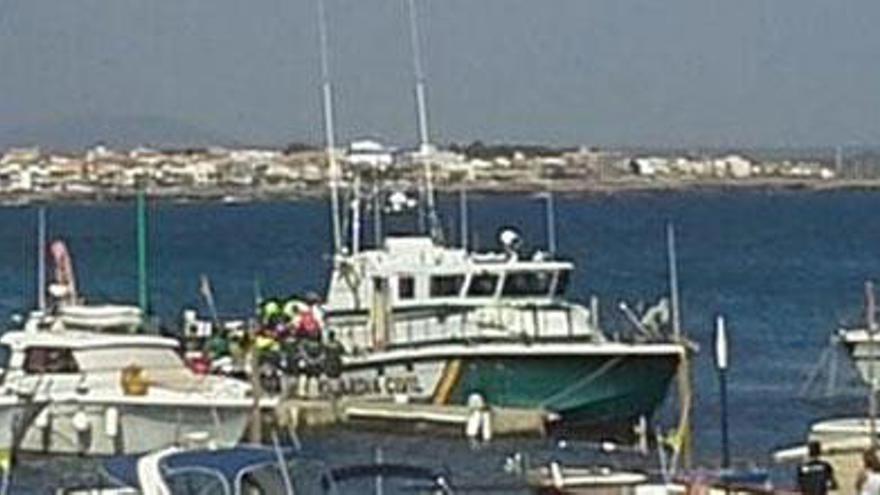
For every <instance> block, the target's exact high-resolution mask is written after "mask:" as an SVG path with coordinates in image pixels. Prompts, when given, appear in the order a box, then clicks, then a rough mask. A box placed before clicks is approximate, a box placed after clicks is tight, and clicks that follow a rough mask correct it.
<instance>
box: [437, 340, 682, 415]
mask: <svg viewBox="0 0 880 495" xmlns="http://www.w3.org/2000/svg"><path fill="white" fill-rule="evenodd" d="M677 366H678V356H677V355H672V354H665V355H663V354H661V355H631V356H602V355H595V356H540V357H538V356H536V357H522V356H517V357H510V358H505V357H497V356H492V357H473V358H465V359H463V360H462V363H461V367H460V376H459V378H458V380H457V383H456V385H455V387H454V389H453V390H452V393H451V395H450V402H451V403H459V404H463V403H465V402H466V401H467V398H468V396H470V395H471V394H473V393H478V394H480V395H482V396H483V397H484V398H485V399H486V401H487V402H488V403H489V404H493V405H499V406H509V407H523V408H534V407H541V408H544V409H547V410H549V411H553V412H555V413H557V414H559V415H561V417H562V420H563V421H564V422H566V423H576V424H583V425H590V424H595V425H600V424H619V423H625V422H632V421H633V420H636V419H638V418H639V417H641V416H645V417H648V418H650V417H651V416H652V415H653V412H654V410H655V409H657V407H658V406H659V405H660V403H661V402H662V401H663V399H664V397H666V393H667V391H668V389H669V384H670V382H671V381H672V377H673V375H674V374H675V371H676V368H677Z"/></svg>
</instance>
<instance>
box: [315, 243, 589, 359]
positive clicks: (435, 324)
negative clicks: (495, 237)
mask: <svg viewBox="0 0 880 495" xmlns="http://www.w3.org/2000/svg"><path fill="white" fill-rule="evenodd" d="M505 245H508V244H505ZM573 269H574V265H573V264H572V263H571V262H568V261H562V260H554V259H550V258H549V256H548V255H547V254H546V253H542V252H537V253H535V254H534V255H533V256H532V257H530V258H521V257H520V256H519V255H518V253H517V252H516V251H515V250H514V249H505V251H504V252H500V253H499V252H487V253H476V252H468V251H466V250H464V249H460V248H451V247H445V246H442V245H440V244H437V243H435V242H434V241H433V240H432V239H431V238H430V237H425V236H413V237H389V238H386V239H385V242H384V245H383V247H382V248H381V249H370V250H366V251H363V252H359V253H355V254H352V255H348V256H343V257H338V258H337V260H336V265H335V267H334V272H333V275H332V277H331V281H330V287H329V289H328V291H327V300H326V311H327V319H328V322H329V323H330V324H331V326H332V327H334V328H335V329H336V330H337V332H338V333H339V334H340V336H341V338H342V341H343V342H344V343H346V344H348V345H349V346H351V347H352V348H354V349H363V350H366V349H377V348H384V347H386V346H388V345H413V344H420V343H427V342H436V341H443V340H455V339H462V338H464V339H482V338H495V339H497V338H521V337H523V336H529V337H532V338H549V337H566V338H571V337H580V338H588V339H593V340H601V339H602V338H603V337H602V335H601V334H600V332H599V331H598V330H597V329H596V328H595V326H596V325H595V322H593V321H591V312H590V311H589V310H588V309H587V308H585V307H583V306H581V305H577V304H572V303H570V302H567V301H565V299H564V298H563V297H564V294H565V290H566V287H567V285H568V279H569V274H570V273H571V271H572V270H573Z"/></svg>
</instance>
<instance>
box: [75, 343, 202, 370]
mask: <svg viewBox="0 0 880 495" xmlns="http://www.w3.org/2000/svg"><path fill="white" fill-rule="evenodd" d="M76 360H77V362H78V363H79V365H80V368H82V370H83V371H106V370H108V369H109V370H113V371H115V370H118V369H120V368H124V367H126V366H137V367H139V368H142V369H144V370H147V371H150V370H178V369H183V368H185V366H184V364H183V361H182V360H181V359H180V356H179V355H178V354H177V353H176V352H175V351H174V349H169V348H165V347H103V348H97V349H82V350H78V351H76Z"/></svg>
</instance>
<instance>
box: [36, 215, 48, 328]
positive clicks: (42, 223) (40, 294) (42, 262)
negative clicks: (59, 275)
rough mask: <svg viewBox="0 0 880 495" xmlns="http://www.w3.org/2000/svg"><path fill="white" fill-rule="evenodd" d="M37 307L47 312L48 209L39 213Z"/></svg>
mask: <svg viewBox="0 0 880 495" xmlns="http://www.w3.org/2000/svg"><path fill="white" fill-rule="evenodd" d="M37 307H38V308H39V309H40V311H45V310H46V207H45V206H41V207H40V209H39V210H38V211H37Z"/></svg>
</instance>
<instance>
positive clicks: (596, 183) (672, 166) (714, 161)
mask: <svg viewBox="0 0 880 495" xmlns="http://www.w3.org/2000/svg"><path fill="white" fill-rule="evenodd" d="M335 157H336V158H337V161H338V162H339V163H341V164H342V167H341V169H342V170H343V172H342V173H343V177H342V180H343V181H346V180H348V179H350V178H351V177H352V175H353V173H354V171H356V170H361V171H363V170H368V171H374V173H375V172H380V173H382V177H383V179H385V180H390V181H399V182H401V183H404V184H416V183H418V181H420V180H421V179H422V178H423V176H424V174H423V170H424V168H423V165H424V164H426V163H427V164H430V166H431V172H432V178H433V179H432V180H433V181H434V183H435V185H436V187H437V188H438V189H440V190H455V189H459V188H468V189H472V190H477V191H487V192H495V191H498V192H502V191H522V190H543V189H552V190H558V191H562V192H566V191H567V192H578V191H614V190H617V189H665V188H678V187H691V186H728V185H732V186H735V185H774V184H779V185H783V186H784V185H795V186H797V185H800V186H807V187H810V186H814V187H828V186H832V185H840V184H841V182H843V183H844V184H849V182H848V181H851V180H852V179H854V178H856V177H853V176H852V173H846V170H844V169H843V168H842V165H841V160H839V159H838V160H836V161H835V160H834V158H833V157H831V158H830V159H823V158H790V157H783V158H776V157H773V158H765V157H760V158H755V157H750V156H749V155H748V154H746V153H735V152H723V153H721V152H718V153H706V152H700V153H685V152H676V153H670V152H667V153H636V152H631V151H621V150H604V149H597V148H590V147H580V148H565V149H563V148H546V147H535V146H522V147H515V146H488V145H483V144H482V143H480V142H475V143H472V144H470V145H467V146H450V147H447V148H445V149H442V150H441V149H436V148H433V147H429V148H426V149H420V150H416V151H410V150H398V149H394V148H390V147H387V146H385V145H383V144H382V143H380V142H378V141H374V140H360V141H354V142H352V143H350V144H349V145H348V146H347V147H345V148H344V149H337V150H336V151H335ZM838 158H839V157H838ZM328 170H329V167H328V166H327V153H326V152H325V151H324V150H322V149H319V148H316V147H309V146H305V145H292V146H289V147H288V148H286V149H279V148H276V149H272V148H259V147H253V148H224V147H205V148H190V149H154V148H149V147H136V148H133V149H129V150H118V149H112V148H110V147H108V146H105V145H96V146H94V147H92V148H90V149H88V150H85V151H83V152H52V151H46V150H42V149H40V148H37V147H22V148H9V149H7V150H5V151H4V152H3V153H2V158H0V201H3V202H4V203H6V204H9V203H27V202H31V201H45V200H111V199H114V198H125V197H128V196H131V195H132V194H133V193H134V192H135V191H137V190H138V189H140V188H143V189H145V190H146V191H147V192H148V193H149V194H151V195H153V196H157V197H167V198H174V199H180V200H186V199H193V200H198V199H204V200H210V199H214V200H225V201H229V202H234V201H245V200H259V199H273V198H282V197H308V196H314V195H320V194H323V193H324V191H326V187H327V184H328V180H329V176H328ZM859 178H861V179H865V177H859Z"/></svg>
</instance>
